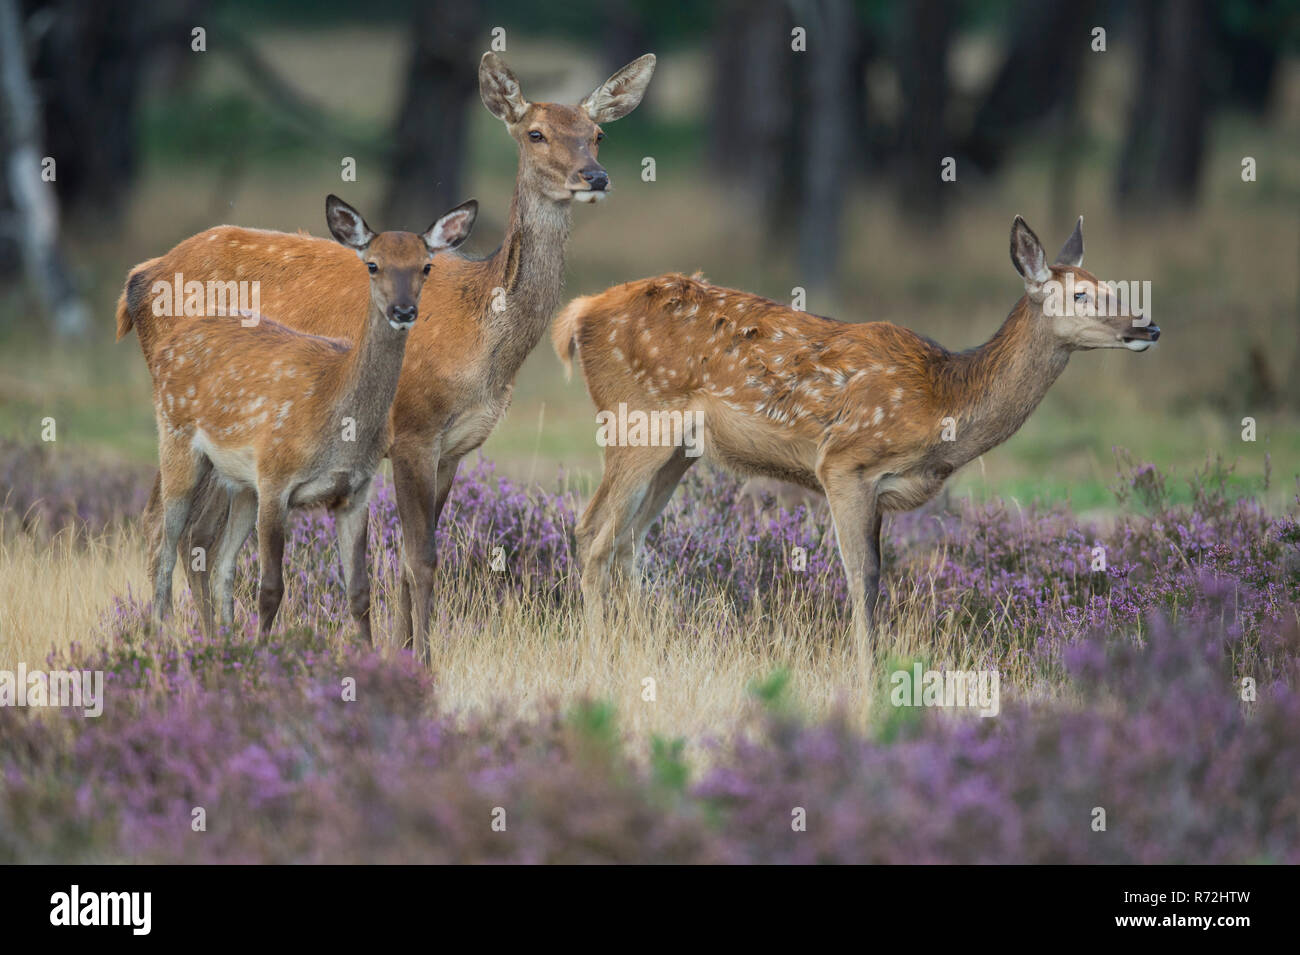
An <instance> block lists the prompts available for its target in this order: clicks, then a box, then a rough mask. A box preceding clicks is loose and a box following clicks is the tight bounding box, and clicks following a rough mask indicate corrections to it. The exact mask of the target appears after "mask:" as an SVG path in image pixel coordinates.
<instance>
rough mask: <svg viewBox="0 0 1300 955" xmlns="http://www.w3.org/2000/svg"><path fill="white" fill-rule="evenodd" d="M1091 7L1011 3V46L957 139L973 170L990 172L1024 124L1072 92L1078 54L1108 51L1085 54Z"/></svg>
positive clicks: (1070, 1)
mask: <svg viewBox="0 0 1300 955" xmlns="http://www.w3.org/2000/svg"><path fill="white" fill-rule="evenodd" d="M1094 10H1095V3H1094V2H1092V0H1023V2H1021V3H1020V4H1019V5H1018V6H1017V7H1016V13H1015V15H1014V16H1015V27H1014V30H1013V33H1012V40H1011V47H1010V49H1009V50H1008V51H1007V55H1006V58H1005V59H1004V60H1003V62H1002V66H1001V67H1000V68H999V70H998V74H997V77H996V78H995V79H994V81H993V85H992V87H990V89H989V92H988V94H987V95H986V96H985V97H984V100H983V102H982V103H981V104H980V106H979V109H978V110H977V111H976V113H975V121H974V124H973V126H972V127H971V129H970V131H969V133H967V135H966V137H965V139H964V141H963V143H962V150H961V151H962V155H963V156H965V157H966V158H968V159H969V160H971V161H972V162H973V163H974V164H975V166H976V168H978V169H979V170H981V171H982V172H986V173H992V172H993V171H995V170H996V169H997V167H998V166H999V165H1000V164H1001V163H1002V160H1003V158H1004V157H1005V155H1006V153H1007V152H1008V150H1009V149H1010V147H1011V144H1012V143H1014V142H1015V140H1016V138H1017V137H1018V136H1019V135H1020V134H1021V133H1023V132H1024V130H1025V129H1026V128H1027V127H1029V126H1030V125H1032V124H1033V123H1036V122H1038V121H1039V120H1041V119H1043V118H1044V117H1045V116H1047V115H1048V114H1050V113H1051V112H1052V111H1053V110H1054V109H1056V108H1057V107H1058V106H1059V105H1060V104H1061V103H1062V102H1063V101H1066V100H1068V99H1069V98H1070V97H1071V96H1072V95H1074V91H1075V89H1076V88H1077V86H1078V83H1079V73H1080V70H1081V68H1082V65H1083V57H1084V56H1111V55H1113V54H1111V53H1097V54H1093V53H1091V52H1090V51H1091V48H1090V45H1089V44H1090V41H1091V36H1090V34H1089V29H1090V27H1091V26H1092V25H1093V13H1094ZM922 26H924V24H922ZM1110 32H1111V33H1113V32H1114V31H1113V30H1112V31H1110ZM1112 39H1113V37H1112Z"/></svg>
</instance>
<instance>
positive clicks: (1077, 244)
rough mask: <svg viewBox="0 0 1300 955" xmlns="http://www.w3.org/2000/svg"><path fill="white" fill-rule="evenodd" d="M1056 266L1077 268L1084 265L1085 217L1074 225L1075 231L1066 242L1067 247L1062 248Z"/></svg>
mask: <svg viewBox="0 0 1300 955" xmlns="http://www.w3.org/2000/svg"><path fill="white" fill-rule="evenodd" d="M1056 264H1057V265H1072V266H1074V267H1075V268H1078V267H1079V266H1081V265H1083V216H1079V221H1078V222H1076V223H1075V224H1074V231H1073V232H1071V233H1070V237H1069V238H1068V239H1066V240H1065V245H1063V246H1061V253H1060V255H1058V256H1057V257H1056Z"/></svg>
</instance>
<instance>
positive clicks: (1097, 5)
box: [0, 0, 1300, 508]
mask: <svg viewBox="0 0 1300 955" xmlns="http://www.w3.org/2000/svg"><path fill="white" fill-rule="evenodd" d="M196 27H201V28H202V29H203V31H204V40H205V49H204V50H202V51H196V50H195V49H193V30H194V29H195V28H196ZM795 27H803V28H804V29H805V30H806V32H807V49H806V52H793V51H792V50H791V30H792V29H794V28H795ZM498 28H500V29H502V30H504V42H505V49H504V51H503V54H502V55H503V56H504V57H505V59H506V60H507V62H509V63H510V65H511V67H512V68H513V69H514V71H515V73H516V74H517V76H518V77H519V79H520V81H521V83H522V85H523V88H524V93H525V95H526V96H527V97H528V98H530V99H533V100H559V101H565V102H577V101H578V100H579V99H581V97H582V96H584V95H585V94H586V93H587V92H589V91H590V90H591V89H592V88H593V87H595V86H596V85H597V84H598V83H599V82H600V81H601V80H603V79H604V78H605V77H606V76H607V75H608V74H609V73H611V72H612V71H613V70H615V69H616V68H618V67H619V66H621V65H623V64H624V63H626V62H627V61H629V60H631V59H633V58H634V57H636V56H638V55H640V54H641V53H644V52H654V53H656V54H657V55H658V56H659V64H658V69H657V71H656V73H655V77H654V80H653V81H652V83H651V85H650V88H649V91H648V93H647V95H646V98H645V101H644V103H643V104H642V105H641V107H640V108H639V109H638V110H637V111H636V112H634V113H633V114H631V115H630V116H629V117H627V118H626V119H623V120H621V121H619V122H618V123H617V124H612V125H611V126H609V127H608V128H607V130H606V132H607V134H608V138H607V140H606V142H605V144H604V146H603V147H602V150H601V161H602V163H603V164H604V165H605V166H606V167H607V169H608V170H609V172H610V175H611V177H612V180H613V184H614V189H615V192H614V195H613V197H612V198H611V201H609V202H606V203H603V204H601V205H600V206H599V207H579V208H577V209H575V210H574V233H573V240H572V242H571V245H570V248H569V253H568V275H567V288H568V290H569V292H570V293H571V294H574V295H576V294H580V293H588V292H592V291H596V290H599V289H601V288H604V287H605V286H607V285H609V284H613V283H616V282H621V281H626V280H629V279H633V278H638V277H642V276H646V275H652V274H655V273H658V272H663V271H686V272H690V271H694V270H696V269H700V270H703V271H704V272H705V274H706V275H707V276H708V277H709V278H710V279H711V280H712V281H714V282H717V283H721V284H727V285H733V286H738V287H742V288H746V289H749V290H752V291H755V292H758V293H760V294H764V295H767V296H770V297H772V298H774V299H777V300H780V301H789V300H790V298H791V289H792V288H793V287H795V286H800V287H803V288H805V289H807V290H808V300H807V307H808V308H809V310H811V311H814V312H819V313H823V314H831V315H835V316H837V317H840V318H843V319H846V320H868V319H871V320H877V319H883V320H889V321H895V322H898V323H900V324H904V325H907V326H909V327H912V328H914V329H916V330H918V331H920V332H922V333H925V334H928V335H931V336H932V337H934V338H936V339H938V340H939V341H941V342H943V343H944V344H945V345H947V346H948V347H950V348H966V347H970V346H973V345H976V344H979V343H980V342H982V341H984V340H985V339H987V338H988V337H989V336H990V335H991V334H992V333H993V332H994V331H995V330H996V328H997V327H998V325H999V324H1000V323H1001V321H1002V319H1003V318H1004V317H1005V315H1006V313H1007V312H1008V311H1009V309H1010V308H1011V306H1012V305H1013V304H1014V302H1015V301H1016V300H1017V298H1018V297H1019V296H1020V294H1021V292H1022V286H1021V283H1020V279H1019V277H1018V276H1017V275H1016V274H1015V272H1014V270H1013V269H1012V266H1011V263H1010V261H1009V259H1008V254H1007V236H1008V231H1009V228H1010V225H1011V220H1012V218H1013V216H1014V215H1015V214H1017V213H1019V214H1023V215H1024V216H1025V217H1026V219H1027V220H1028V221H1029V223H1030V224H1031V225H1032V226H1033V227H1034V229H1035V230H1036V231H1037V232H1038V234H1039V235H1040V236H1041V237H1042V239H1043V241H1044V243H1045V244H1046V245H1047V246H1048V247H1049V252H1054V251H1055V249H1056V248H1057V247H1059V245H1060V243H1061V242H1062V241H1063V240H1064V239H1065V237H1066V235H1067V234H1068V232H1069V230H1070V228H1071V226H1072V224H1073V221H1074V218H1075V217H1076V216H1077V215H1079V214H1083V215H1084V216H1085V236H1086V242H1087V250H1088V255H1087V259H1086V262H1085V265H1086V266H1087V267H1088V268H1090V269H1091V270H1092V271H1094V272H1096V273H1098V274H1099V275H1100V276H1101V277H1103V278H1109V279H1116V280H1119V279H1123V280H1150V281H1151V282H1152V285H1153V305H1154V314H1153V317H1154V319H1155V320H1156V321H1157V322H1158V323H1159V324H1160V326H1161V327H1162V329H1163V330H1164V337H1163V338H1162V340H1161V342H1160V346H1159V347H1158V348H1156V349H1153V350H1152V351H1150V352H1148V353H1146V354H1143V355H1133V354H1129V353H1126V352H1104V353H1095V354H1080V355H1077V356H1076V357H1075V358H1074V360H1073V361H1072V362H1071V366H1070V368H1069V369H1068V370H1067V372H1066V374H1065V375H1064V376H1063V378H1062V380H1061V382H1060V383H1058V384H1057V386H1056V387H1055V389H1054V390H1053V391H1052V392H1051V393H1049V395H1048V397H1047V399H1046V401H1045V402H1044V405H1043V407H1042V408H1041V409H1040V410H1039V412H1038V413H1037V414H1036V415H1035V416H1033V417H1031V418H1030V420H1029V423H1028V424H1027V425H1026V426H1025V428H1024V429H1023V430H1022V432H1021V433H1020V434H1019V435H1017V436H1016V437H1015V438H1013V439H1012V441H1011V442H1010V443H1009V444H1008V445H1006V446H1005V447H1003V448H1001V449H998V450H996V451H994V452H992V453H991V454H990V455H987V456H986V458H985V459H983V460H982V461H981V462H979V464H977V465H972V466H971V467H970V468H967V469H966V471H965V472H963V474H962V475H961V476H960V479H959V480H958V481H957V487H958V488H961V489H964V490H966V491H969V492H972V493H976V494H1004V495H1010V496H1014V497H1016V498H1018V499H1022V500H1027V499H1031V498H1043V499H1067V498H1068V499H1070V500H1071V501H1072V502H1073V503H1074V504H1075V505H1076V506H1078V507H1082V508H1090V507H1097V506H1101V505H1103V504H1104V503H1105V502H1106V501H1108V500H1109V495H1108V493H1107V490H1106V488H1107V485H1108V484H1109V483H1110V481H1111V477H1112V474H1113V471H1114V459H1113V452H1112V448H1113V447H1114V446H1123V447H1126V448H1128V449H1130V450H1131V451H1132V453H1133V454H1134V456H1135V457H1137V458H1139V459H1142V460H1148V461H1152V462H1154V463H1156V464H1159V465H1160V466H1162V467H1167V468H1172V469H1174V470H1175V471H1179V470H1182V471H1183V472H1187V471H1189V470H1190V469H1191V468H1193V467H1195V466H1197V465H1199V464H1201V463H1202V462H1203V461H1204V460H1205V459H1206V457H1207V455H1211V456H1212V455H1221V456H1222V457H1223V459H1224V461H1225V462H1226V463H1227V464H1229V465H1231V464H1235V465H1236V468H1237V471H1236V475H1235V480H1237V481H1239V482H1241V483H1242V484H1243V485H1249V486H1250V487H1251V489H1252V490H1259V489H1261V488H1262V487H1263V484H1264V482H1265V481H1268V482H1269V488H1268V491H1267V494H1268V495H1269V497H1270V499H1271V500H1273V501H1275V502H1276V503H1285V502H1287V501H1289V500H1290V499H1291V498H1292V497H1293V496H1294V494H1295V491H1296V485H1295V477H1296V475H1297V474H1300V427H1297V423H1298V422H1300V347H1297V346H1298V343H1300V4H1297V3H1296V2H1295V0H1135V2H1132V3H1121V2H1098V0H987V2H978V0H916V2H912V3H890V2H883V0H858V2H855V0H787V2H782V0H744V2H742V0H722V2H713V3H709V2H696V0H686V2H667V3H665V2H651V0H602V2H589V0H570V2H565V3H558V2H557V3H538V2H533V0H494V2H485V3H470V2H466V0H419V2H400V0H371V2H369V3H367V4H365V5H364V6H358V5H357V4H355V3H351V2H343V0H278V2H277V0H270V2H262V3H255V2H252V0H178V2H175V3H168V4H157V3H148V2H143V0H80V2H78V0H52V2H51V0H0V58H2V63H0V74H2V75H0V82H2V87H3V88H2V89H0V120H2V122H0V155H2V156H3V161H4V170H5V175H4V177H3V180H2V181H0V438H12V439H17V440H21V441H25V442H36V441H39V440H40V434H41V422H42V419H43V418H45V417H47V416H51V417H53V418H54V419H55V420H56V422H57V426H58V432H57V433H58V445H59V453H63V454H68V453H78V454H84V455H87V456H88V457H91V458H92V459H93V458H94V457H95V456H104V457H115V458H125V459H129V460H135V461H140V462H148V461H150V460H152V459H153V458H154V455H155V447H156V445H155V435H154V428H153V414H152V407H151V403H150V397H149V388H148V376H147V373H146V371H145V367H144V363H143V360H142V359H141V356H140V353H139V348H138V346H137V345H136V343H135V341H134V339H133V338H132V339H129V340H127V341H125V342H122V343H120V344H116V345H115V344H114V343H113V331H114V329H113V324H114V323H113V309H114V303H115V301H116V298H117V295H118V293H119V291H120V289H121V285H122V282H123V280H124V277H125V275H126V272H127V270H128V269H129V268H130V267H131V266H132V265H133V264H135V263H136V262H138V261H140V260H142V259H144V258H147V257H150V256H154V255H159V254H161V253H162V252H164V251H165V250H167V249H168V248H170V247H171V246H172V245H173V244H175V243H176V242H177V241H179V240H180V239H182V238H184V237H186V236H188V235H190V234H192V233H194V232H197V231H199V230H202V229H204V228H207V227H209V226H212V225H216V224H218V223H222V222H231V223H238V224H241V225H247V226H259V227H265V228H273V229H282V230H287V231H293V230H297V229H300V228H301V229H306V230H308V231H311V232H313V233H316V234H322V233H323V232H324V222H323V213H322V199H323V197H324V195H325V194H326V193H328V192H331V191H337V192H339V193H340V194H342V195H343V196H344V197H345V198H347V199H348V200H349V201H350V202H353V203H355V204H356V205H358V206H359V207H360V208H361V209H362V210H363V211H365V213H366V215H367V217H368V218H369V219H370V221H371V223H372V224H374V225H376V226H378V227H380V228H407V229H410V228H416V227H419V228H423V227H424V226H425V225H427V224H428V221H430V219H431V217H432V216H433V215H435V214H436V213H438V212H440V211H441V210H443V209H445V208H446V207H447V206H449V205H452V204H453V203H456V202H459V201H461V200H462V199H464V198H466V197H468V196H471V195H473V196H477V197H478V198H479V200H480V202H481V203H482V212H481V215H480V219H479V225H478V227H477V229H476V232H475V236H474V238H473V240H471V249H470V251H471V252H473V253H477V254H484V253H487V252H490V251H491V250H492V249H493V248H495V247H496V245H497V244H498V243H499V241H500V238H501V232H502V226H503V224H504V220H505V216H506V211H507V206H508V203H509V199H510V194H511V190H512V183H513V178H514V171H515V162H516V151H515V148H514V146H513V144H512V142H511V141H510V139H509V138H508V136H507V135H506V133H505V131H504V130H503V129H502V128H501V125H500V123H499V122H497V121H496V120H494V119H492V117H490V116H489V115H488V113H487V112H486V110H484V109H483V108H482V106H481V104H480V101H479V96H478V89H477V74H476V70H477V63H478V60H479V57H480V56H481V55H482V53H483V52H484V51H485V50H487V49H488V48H489V46H490V45H491V43H492V41H493V35H494V30H496V29H498ZM1096 28H1102V29H1103V30H1104V31H1105V32H1104V49H1099V48H1098V44H1099V39H1100V38H1099V35H1098V34H1097V33H1096ZM346 156H351V157H355V159H356V161H357V181H356V182H342V181H341V180H340V168H341V162H342V159H343V157H346ZM45 157H51V158H53V159H54V161H55V164H56V165H55V169H56V175H55V178H54V181H53V182H48V183H46V182H43V181H41V179H40V178H39V176H38V175H36V173H39V168H40V163H41V161H42V160H43V159H44V158H45ZM645 157H653V158H654V160H655V178H654V180H653V181H645V180H644V179H643V178H642V175H641V173H642V169H643V160H644V159H645ZM944 157H952V158H953V159H955V162H956V165H955V169H956V180H955V181H951V182H948V181H943V180H942V179H941V176H940V172H941V162H942V160H943V159H944ZM1247 157H1249V158H1250V159H1252V160H1253V161H1254V162H1253V165H1254V168H1255V178H1254V181H1244V180H1243V161H1244V160H1245V159H1246V158H1247ZM1245 416H1251V417H1253V418H1255V419H1256V421H1257V422H1258V440H1257V441H1256V442H1254V443H1248V442H1245V441H1243V440H1242V435H1241V431H1242V425H1241V419H1242V418H1243V417H1245ZM484 453H485V454H486V455H487V456H488V457H491V458H494V459H496V460H497V461H498V462H499V463H500V464H501V466H502V467H503V469H504V470H505V471H507V473H511V474H512V475H514V476H517V477H522V478H525V479H527V478H534V479H536V480H543V481H548V482H549V481H551V480H553V478H554V476H555V474H556V473H557V471H560V470H563V471H564V472H565V473H566V474H568V475H569V476H570V477H573V478H576V479H577V480H578V481H579V482H580V483H582V484H584V485H585V484H586V483H587V482H589V481H590V480H591V478H592V477H593V476H595V475H598V474H599V467H600V458H599V454H598V449H597V447H596V446H595V441H594V423H593V418H592V409H591V407H590V405H589V402H588V399H587V397H586V394H585V392H584V391H583V390H582V388H581V386H580V385H579V384H577V383H573V384H567V385H566V383H565V382H564V381H563V378H562V375H561V373H560V370H559V366H558V364H557V363H556V361H555V359H554V357H553V356H552V355H551V354H550V351H549V348H547V347H546V346H545V344H543V346H541V347H539V349H538V350H537V352H536V353H535V354H534V355H533V356H532V358H530V360H529V362H528V363H527V365H525V368H524V371H523V373H522V375H521V378H520V381H519V384H518V387H517V390H516V396H515V403H514V406H513V408H512V410H511V412H510V415H509V417H508V418H507V420H506V421H505V422H504V423H503V425H502V426H501V427H500V428H499V429H498V431H497V432H496V433H495V434H494V435H493V437H492V438H491V439H490V440H489V442H488V444H487V445H486V446H485V449H484ZM1270 471H1271V475H1270V473H1269V472H1270Z"/></svg>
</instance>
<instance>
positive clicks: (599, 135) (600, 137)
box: [596, 133, 605, 143]
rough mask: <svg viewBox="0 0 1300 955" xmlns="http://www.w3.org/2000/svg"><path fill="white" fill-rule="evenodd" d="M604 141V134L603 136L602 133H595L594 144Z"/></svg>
mask: <svg viewBox="0 0 1300 955" xmlns="http://www.w3.org/2000/svg"><path fill="white" fill-rule="evenodd" d="M604 141H605V134H604V133H597V134H596V142H598V143H603V142H604Z"/></svg>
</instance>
